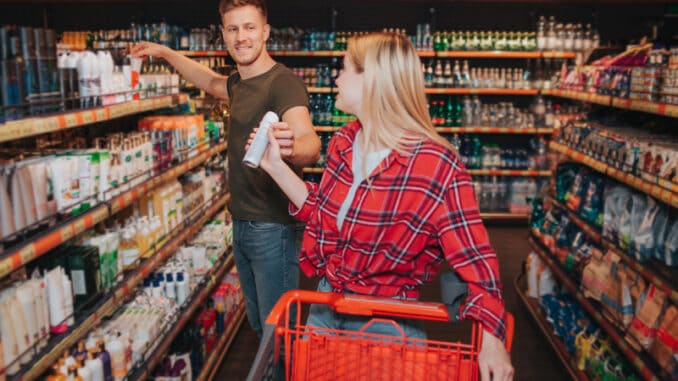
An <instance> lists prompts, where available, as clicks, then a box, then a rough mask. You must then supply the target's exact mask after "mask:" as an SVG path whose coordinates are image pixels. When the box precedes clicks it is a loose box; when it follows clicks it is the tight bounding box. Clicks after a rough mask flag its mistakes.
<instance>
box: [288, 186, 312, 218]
mask: <svg viewBox="0 0 678 381" xmlns="http://www.w3.org/2000/svg"><path fill="white" fill-rule="evenodd" d="M304 184H305V185H306V189H307V190H308V196H307V197H306V200H305V201H304V203H303V204H302V205H301V208H298V209H297V207H296V206H295V205H294V204H293V203H291V202H290V204H289V206H288V212H289V213H290V216H292V217H294V218H296V219H297V220H299V221H302V222H308V221H309V220H310V219H311V215H312V214H313V211H314V210H315V208H316V205H317V203H316V192H317V190H318V184H316V183H312V182H310V181H305V182H304Z"/></svg>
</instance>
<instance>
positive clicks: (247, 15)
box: [222, 5, 270, 66]
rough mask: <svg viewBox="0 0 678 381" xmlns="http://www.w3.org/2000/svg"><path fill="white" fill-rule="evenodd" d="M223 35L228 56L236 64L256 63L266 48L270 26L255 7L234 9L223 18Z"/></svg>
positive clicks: (248, 6) (247, 6)
mask: <svg viewBox="0 0 678 381" xmlns="http://www.w3.org/2000/svg"><path fill="white" fill-rule="evenodd" d="M222 19H223V20H222V21H223V22H224V26H223V29H222V33H223V36H224V42H225V43H226V47H227V49H228V54H230V55H231V57H233V60H234V61H235V63H236V64H238V65H240V66H247V65H250V64H252V63H254V62H255V61H256V60H257V58H259V56H260V55H261V52H262V51H263V50H264V48H265V46H266V40H267V39H268V35H269V32H270V26H269V25H268V24H266V20H265V19H264V15H262V14H261V12H260V11H259V9H257V8H256V7H255V6H253V5H246V6H243V7H237V8H233V9H231V10H230V11H228V12H226V13H224V15H223V16H222Z"/></svg>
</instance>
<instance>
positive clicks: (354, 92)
mask: <svg viewBox="0 0 678 381" xmlns="http://www.w3.org/2000/svg"><path fill="white" fill-rule="evenodd" d="M363 80H364V74H363V73H358V71H357V70H356V67H355V66H354V65H353V63H352V62H351V58H350V57H349V56H348V54H346V55H345V56H344V68H343V69H341V72H340V73H339V77H338V78H337V81H336V83H337V88H338V90H339V92H338V93H337V97H336V102H335V106H336V107H337V109H339V110H341V111H344V112H346V113H349V114H353V115H355V116H357V117H358V118H360V116H359V114H360V107H361V105H362V98H363Z"/></svg>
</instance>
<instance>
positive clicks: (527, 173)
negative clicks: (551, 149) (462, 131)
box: [303, 167, 551, 177]
mask: <svg viewBox="0 0 678 381" xmlns="http://www.w3.org/2000/svg"><path fill="white" fill-rule="evenodd" d="M324 171H325V168H317V167H306V168H304V169H303V172H304V173H316V174H317V173H323V172H324ZM468 173H469V174H471V175H473V176H516V177H539V176H551V171H534V170H517V169H469V170H468Z"/></svg>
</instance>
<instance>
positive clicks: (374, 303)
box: [266, 290, 450, 324]
mask: <svg viewBox="0 0 678 381" xmlns="http://www.w3.org/2000/svg"><path fill="white" fill-rule="evenodd" d="M295 302H301V303H311V304H326V305H328V306H330V308H332V309H333V310H334V311H336V312H339V313H343V314H350V315H359V316H375V315H376V316H389V317H399V318H410V319H424V320H432V321H444V322H447V321H450V316H449V314H448V312H447V307H446V306H445V305H444V304H442V303H429V302H417V301H410V300H398V299H391V298H383V297H376V296H367V295H354V294H342V293H329V292H316V291H306V290H291V291H287V292H286V293H285V294H284V295H283V296H282V297H281V298H280V300H279V301H278V303H277V304H276V305H275V307H274V308H273V310H272V311H271V314H270V315H269V316H268V319H266V322H267V323H271V324H276V323H277V322H279V321H280V320H279V319H281V318H282V317H283V316H284V313H285V311H286V310H287V308H289V306H291V304H292V303H295Z"/></svg>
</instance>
